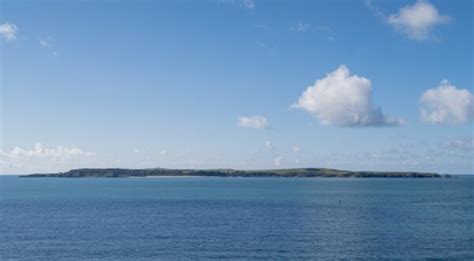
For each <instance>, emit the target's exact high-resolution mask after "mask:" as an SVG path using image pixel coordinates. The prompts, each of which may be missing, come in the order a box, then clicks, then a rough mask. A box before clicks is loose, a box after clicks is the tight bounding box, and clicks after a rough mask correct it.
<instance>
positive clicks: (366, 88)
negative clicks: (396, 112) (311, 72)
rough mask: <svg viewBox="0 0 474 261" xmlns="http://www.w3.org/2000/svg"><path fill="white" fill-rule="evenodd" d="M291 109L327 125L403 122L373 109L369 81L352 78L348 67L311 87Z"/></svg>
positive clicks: (391, 124) (367, 124) (357, 125)
mask: <svg viewBox="0 0 474 261" xmlns="http://www.w3.org/2000/svg"><path fill="white" fill-rule="evenodd" d="M292 107H293V108H299V109H303V110H305V111H307V112H309V113H311V114H312V115H313V116H314V117H315V118H317V119H318V120H319V121H320V122H321V123H322V124H325V125H335V126H343V127H375V126H397V125H400V124H401V123H402V121H401V120H400V119H394V118H391V117H388V116H387V115H385V114H384V113H383V112H382V110H381V109H380V107H374V106H373V104H372V88H371V82H370V80H369V79H366V78H364V77H359V76H357V75H351V73H350V71H349V69H348V68H347V67H346V66H345V65H341V66H339V68H337V69H336V70H335V71H333V72H331V73H329V74H327V75H326V77H324V78H322V79H319V80H317V81H316V83H315V84H314V85H313V86H309V87H308V88H307V89H306V90H305V91H304V92H303V94H302V95H301V97H300V98H299V99H298V101H297V102H296V103H295V104H294V105H292Z"/></svg>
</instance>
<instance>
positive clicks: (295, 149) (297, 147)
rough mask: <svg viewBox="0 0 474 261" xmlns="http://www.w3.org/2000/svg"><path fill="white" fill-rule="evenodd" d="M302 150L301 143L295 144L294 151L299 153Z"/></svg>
mask: <svg viewBox="0 0 474 261" xmlns="http://www.w3.org/2000/svg"><path fill="white" fill-rule="evenodd" d="M300 151H301V147H300V146H299V145H294V146H293V152H295V153H298V152H300Z"/></svg>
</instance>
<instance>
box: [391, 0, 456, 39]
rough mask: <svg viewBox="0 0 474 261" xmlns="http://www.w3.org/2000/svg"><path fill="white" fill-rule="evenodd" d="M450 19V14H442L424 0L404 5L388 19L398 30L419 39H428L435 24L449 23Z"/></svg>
mask: <svg viewBox="0 0 474 261" xmlns="http://www.w3.org/2000/svg"><path fill="white" fill-rule="evenodd" d="M450 20H451V18H450V17H449V16H447V15H440V14H439V12H438V9H436V7H435V6H434V5H432V4H431V3H429V2H428V1H424V0H418V1H417V2H416V3H415V4H413V5H407V6H405V7H402V8H400V10H398V12H397V13H396V14H391V15H389V16H388V17H387V19H386V21H387V23H388V24H390V25H392V26H393V27H394V28H395V29H396V30H397V31H399V32H400V33H402V34H404V35H406V36H407V37H409V38H411V39H414V40H418V41H420V40H426V39H428V38H429V37H430V33H431V31H432V29H433V28H434V27H435V26H437V25H441V24H447V23H449V21H450Z"/></svg>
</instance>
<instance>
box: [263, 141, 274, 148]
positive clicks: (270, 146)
mask: <svg viewBox="0 0 474 261" xmlns="http://www.w3.org/2000/svg"><path fill="white" fill-rule="evenodd" d="M265 147H266V148H267V149H269V150H271V149H272V148H273V145H272V142H271V141H269V140H267V141H265Z"/></svg>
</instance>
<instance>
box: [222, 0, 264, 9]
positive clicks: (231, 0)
mask: <svg viewBox="0 0 474 261" xmlns="http://www.w3.org/2000/svg"><path fill="white" fill-rule="evenodd" d="M217 2H218V3H222V4H231V5H235V4H237V5H241V6H243V7H245V8H247V9H254V8H255V2H254V1H253V0H218V1H217Z"/></svg>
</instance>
